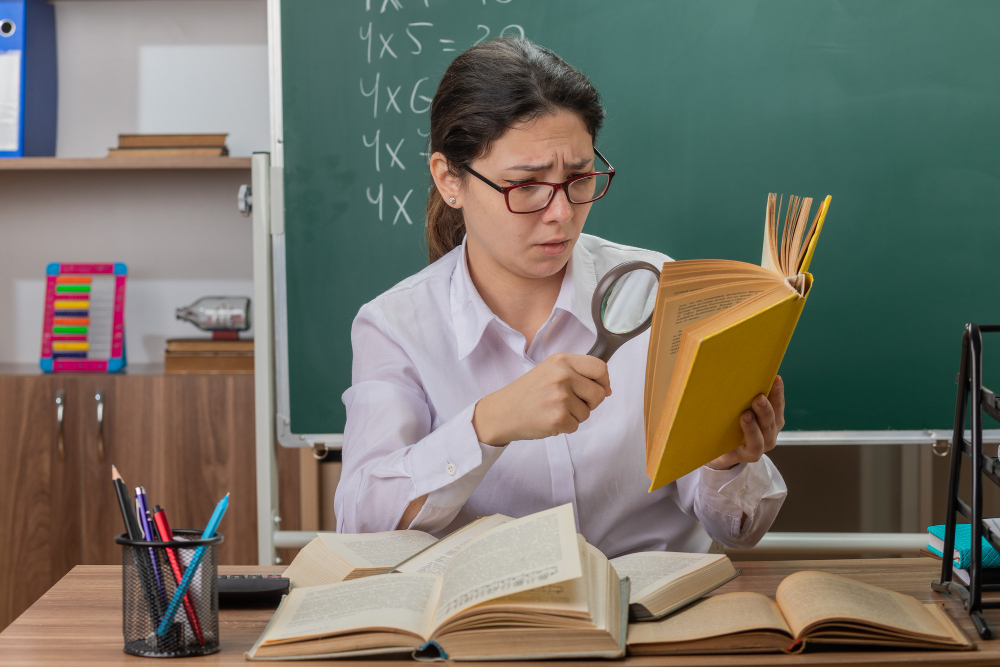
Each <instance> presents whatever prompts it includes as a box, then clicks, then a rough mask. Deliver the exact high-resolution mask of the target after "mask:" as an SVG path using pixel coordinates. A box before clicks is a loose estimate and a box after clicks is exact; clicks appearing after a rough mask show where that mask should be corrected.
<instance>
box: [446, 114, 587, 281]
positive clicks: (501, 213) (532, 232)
mask: <svg viewBox="0 0 1000 667" xmlns="http://www.w3.org/2000/svg"><path fill="white" fill-rule="evenodd" d="M469 166H470V167H472V168H473V169H475V170H476V171H477V172H478V173H480V174H482V175H483V176H485V177H486V178H488V179H489V180H491V181H493V182H494V183H496V184H497V185H500V186H507V185H514V184H517V183H523V182H525V181H546V182H549V183H562V182H563V181H565V180H566V179H568V178H570V177H572V176H577V175H579V174H585V173H587V172H591V171H593V170H594V143H593V138H592V137H591V136H590V133H589V132H588V131H587V128H586V126H585V125H584V124H583V121H582V120H581V119H580V117H579V116H578V115H577V114H575V113H573V112H571V111H566V110H558V111H556V112H554V113H550V114H546V115H543V116H539V117H538V118H535V119H533V120H531V121H529V122H527V123H523V124H520V125H516V126H514V127H512V128H511V129H510V130H508V131H507V132H506V133H505V134H504V135H503V136H502V137H500V139H498V140H497V141H496V142H495V143H494V144H493V146H492V148H491V149H490V153H489V155H487V156H486V157H484V158H482V159H479V160H476V161H475V162H473V163H472V164H471V165H469ZM457 190H458V194H457V195H454V196H455V197H456V204H455V205H456V206H459V207H461V208H462V212H463V214H464V216H465V225H466V230H467V232H468V235H469V236H468V241H467V244H468V248H469V253H470V257H471V259H472V261H473V262H477V261H482V260H485V261H486V262H490V263H491V264H494V265H495V266H494V267H491V268H498V269H501V270H504V271H506V272H510V273H512V274H514V275H516V276H518V277H521V278H547V277H550V276H553V275H555V274H557V273H559V272H560V271H561V270H562V268H563V267H564V266H566V262H567V261H568V260H569V258H570V255H571V254H572V252H573V247H574V246H575V245H576V241H577V239H578V238H579V236H580V232H581V231H582V230H583V224H584V222H585V221H586V220H587V214H588V213H589V212H590V206H591V204H571V203H569V200H568V199H567V198H566V191H565V190H558V191H557V192H556V196H555V198H554V199H553V200H552V202H551V203H550V204H549V206H548V208H546V209H544V210H542V211H538V212H537V213H528V214H517V213H511V212H510V211H509V210H508V209H507V205H506V203H505V201H504V196H503V195H502V194H501V193H499V192H497V191H496V190H494V189H493V188H491V187H489V186H488V185H487V184H486V183H483V182H482V181H480V180H479V179H478V178H475V177H474V176H472V175H471V174H468V173H466V174H465V175H464V178H463V179H462V180H461V181H460V182H458V184H457ZM448 196H452V195H448Z"/></svg>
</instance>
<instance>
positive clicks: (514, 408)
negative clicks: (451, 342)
mask: <svg viewBox="0 0 1000 667" xmlns="http://www.w3.org/2000/svg"><path fill="white" fill-rule="evenodd" d="M610 395H611V381H610V380H609V378H608V365H607V364H606V363H604V362H603V361H601V360H600V359H598V358H597V357H591V356H588V355H584V354H553V355H552V356H550V357H548V358H547V359H545V360H544V361H542V363H540V364H538V365H537V366H535V367H534V368H532V369H531V370H530V371H528V372H527V373H525V374H524V375H522V376H521V377H519V378H518V379H516V380H514V381H513V382H511V383H510V384H509V385H507V386H506V387H504V388H503V389H498V390H497V391H495V392H493V393H492V394H489V395H487V396H484V397H483V398H482V399H481V400H480V401H479V403H477V404H476V410H475V413H474V414H473V416H472V426H473V428H474V429H475V430H476V435H477V437H478V438H479V441H480V442H482V443H484V444H487V445H494V446H502V445H506V444H507V443H509V442H512V441H514V440H536V439H539V438H547V437H549V436H553V435H558V434H560V433H573V432H574V431H576V429H577V428H578V427H579V426H580V423H581V422H583V421H585V420H586V419H587V418H588V417H589V416H590V413H591V411H593V410H594V409H595V408H597V406H598V405H600V404H601V402H602V401H603V400H604V399H605V398H607V397H608V396H610Z"/></svg>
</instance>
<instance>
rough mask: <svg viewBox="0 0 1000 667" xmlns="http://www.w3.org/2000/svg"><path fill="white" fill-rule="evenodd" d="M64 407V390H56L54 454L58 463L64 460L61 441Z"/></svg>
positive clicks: (64, 446) (64, 445) (63, 449)
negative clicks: (57, 458)
mask: <svg viewBox="0 0 1000 667" xmlns="http://www.w3.org/2000/svg"><path fill="white" fill-rule="evenodd" d="M65 407H66V390H65V389H57V390H56V453H57V455H58V456H59V460H60V461H65V460H66V443H65V441H64V440H63V411H64V409H65Z"/></svg>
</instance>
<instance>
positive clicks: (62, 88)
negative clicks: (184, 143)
mask: <svg viewBox="0 0 1000 667" xmlns="http://www.w3.org/2000/svg"><path fill="white" fill-rule="evenodd" d="M53 4H54V5H55V8H56V42H57V44H56V46H57V49H58V58H59V127H58V134H57V146H56V155H58V156H59V157H93V156H102V155H106V154H107V149H108V148H110V147H112V146H117V145H118V134H119V133H131V132H149V133H155V132H229V134H230V136H229V138H228V140H229V148H230V154H231V155H250V153H252V152H253V151H266V150H268V146H269V140H268V107H267V9H266V5H265V0H62V1H60V0H57V1H56V2H54V3H53Z"/></svg>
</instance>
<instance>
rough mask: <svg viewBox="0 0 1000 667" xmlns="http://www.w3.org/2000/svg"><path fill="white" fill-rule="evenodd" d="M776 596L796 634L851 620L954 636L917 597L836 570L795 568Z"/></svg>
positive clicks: (909, 631)
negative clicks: (834, 622) (823, 624)
mask: <svg viewBox="0 0 1000 667" xmlns="http://www.w3.org/2000/svg"><path fill="white" fill-rule="evenodd" d="M776 597H777V600H778V605H779V606H780V607H781V610H782V611H783V612H784V615H785V618H786V619H787V620H788V625H789V627H790V628H791V629H792V631H793V632H794V634H795V636H796V637H802V636H804V635H805V634H807V633H808V632H809V630H810V629H811V628H812V627H813V626H815V625H817V624H819V623H823V622H824V621H842V620H850V621H853V622H855V623H857V622H863V623H868V624H871V625H875V626H879V627H883V628H892V629H895V630H899V631H902V632H906V633H909V634H913V635H921V636H926V637H935V638H939V639H945V640H951V639H952V633H951V632H950V631H949V630H948V629H947V628H945V627H943V626H942V625H941V623H940V622H939V621H938V620H937V619H936V618H935V617H934V616H933V615H932V614H931V613H930V612H928V611H927V609H925V607H924V605H923V604H922V603H921V602H919V601H918V600H916V599H915V598H913V597H911V596H909V595H903V594H902V593H896V592H895V591H889V590H886V589H884V588H879V587H878V586H872V585H870V584H864V583H862V582H860V581H855V580H853V579H849V578H847V577H842V576H840V575H837V574H830V573H827V572H814V571H805V572H796V573H795V574H792V575H789V576H788V577H786V578H785V580H784V581H782V582H781V584H779V585H778V592H777V595H776Z"/></svg>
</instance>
